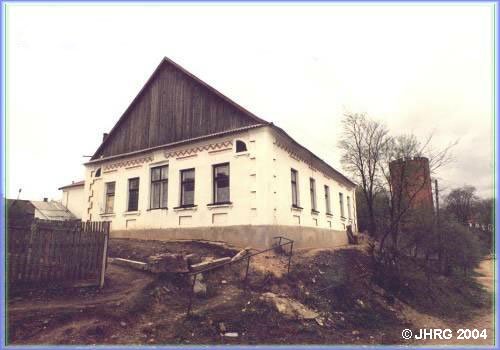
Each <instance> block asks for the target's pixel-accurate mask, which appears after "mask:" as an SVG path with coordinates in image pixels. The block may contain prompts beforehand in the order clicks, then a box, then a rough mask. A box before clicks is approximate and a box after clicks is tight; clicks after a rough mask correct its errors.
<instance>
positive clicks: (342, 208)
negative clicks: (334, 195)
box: [339, 192, 345, 218]
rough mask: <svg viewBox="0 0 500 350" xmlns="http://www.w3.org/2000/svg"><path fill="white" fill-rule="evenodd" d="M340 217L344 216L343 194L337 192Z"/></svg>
mask: <svg viewBox="0 0 500 350" xmlns="http://www.w3.org/2000/svg"><path fill="white" fill-rule="evenodd" d="M339 204H340V217H342V218H345V215H344V214H345V213H344V195H343V194H342V193H340V192H339Z"/></svg>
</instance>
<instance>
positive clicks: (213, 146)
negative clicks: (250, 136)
mask: <svg viewBox="0 0 500 350" xmlns="http://www.w3.org/2000/svg"><path fill="white" fill-rule="evenodd" d="M232 148H233V142H232V141H230V140H229V141H222V142H216V143H210V144H206V145H203V146H198V147H192V148H188V149H183V150H179V151H171V152H167V151H165V152H164V155H165V158H167V159H168V158H172V157H175V158H179V157H186V156H190V155H194V154H196V153H199V152H203V151H215V150H219V151H225V150H230V149H232Z"/></svg>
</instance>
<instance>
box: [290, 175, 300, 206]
mask: <svg viewBox="0 0 500 350" xmlns="http://www.w3.org/2000/svg"><path fill="white" fill-rule="evenodd" d="M291 175H292V206H293V207H299V189H298V182H299V176H298V173H297V170H295V169H292V172H291Z"/></svg>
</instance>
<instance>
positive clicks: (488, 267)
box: [405, 259, 495, 346]
mask: <svg viewBox="0 0 500 350" xmlns="http://www.w3.org/2000/svg"><path fill="white" fill-rule="evenodd" d="M494 264H495V260H492V259H485V260H483V261H482V262H481V264H480V265H479V267H478V268H477V269H476V272H477V273H478V274H479V276H478V277H476V280H477V281H478V282H479V283H480V284H481V285H482V286H483V287H484V289H485V290H486V291H487V292H488V293H489V294H490V296H491V298H492V300H493V294H494V283H495V282H494V281H495V279H494ZM405 312H406V313H407V315H406V317H407V318H408V319H409V320H410V321H411V322H412V323H413V325H414V328H416V329H417V328H427V329H429V328H439V329H451V330H452V332H453V336H452V338H451V339H435V340H419V341H417V342H416V343H415V344H418V345H468V346H470V345H482V346H484V345H494V342H495V333H494V330H495V326H494V315H495V313H494V309H493V308H482V309H479V310H478V311H477V313H475V314H472V315H471V318H470V320H468V321H465V322H449V321H445V320H442V319H439V318H437V317H432V316H429V315H425V314H421V313H418V312H416V311H415V310H412V309H407V310H405ZM460 329H462V330H466V329H468V330H471V331H472V330H473V329H477V330H478V331H479V332H480V334H481V332H484V333H482V334H483V336H481V337H479V338H478V339H473V337H472V336H470V337H469V336H468V331H465V332H462V331H459V330H460ZM483 330H485V331H483ZM459 333H462V338H464V339H458V336H459ZM484 335H485V336H486V339H485V338H484ZM466 337H469V339H465V338H466Z"/></svg>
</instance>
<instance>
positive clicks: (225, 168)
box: [213, 163, 229, 204]
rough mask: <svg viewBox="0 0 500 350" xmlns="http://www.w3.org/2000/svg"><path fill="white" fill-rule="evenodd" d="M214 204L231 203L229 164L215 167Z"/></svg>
mask: <svg viewBox="0 0 500 350" xmlns="http://www.w3.org/2000/svg"><path fill="white" fill-rule="evenodd" d="M213 198H214V199H213V200H214V204H222V203H229V163H224V164H217V165H214V166H213Z"/></svg>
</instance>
